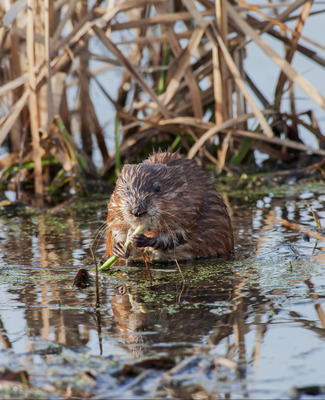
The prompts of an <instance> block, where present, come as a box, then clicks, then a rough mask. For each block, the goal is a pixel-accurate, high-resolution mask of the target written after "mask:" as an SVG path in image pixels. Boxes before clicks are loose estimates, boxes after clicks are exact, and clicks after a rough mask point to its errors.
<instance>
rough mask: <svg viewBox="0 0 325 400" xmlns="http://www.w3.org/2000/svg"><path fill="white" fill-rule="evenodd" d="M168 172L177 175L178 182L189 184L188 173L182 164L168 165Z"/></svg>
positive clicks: (173, 175)
mask: <svg viewBox="0 0 325 400" xmlns="http://www.w3.org/2000/svg"><path fill="white" fill-rule="evenodd" d="M167 173H168V175H170V176H172V177H177V184H178V185H179V184H181V185H182V186H184V185H186V184H187V180H186V174H185V173H184V168H183V167H182V166H180V165H176V166H173V167H171V166H168V165H167Z"/></svg>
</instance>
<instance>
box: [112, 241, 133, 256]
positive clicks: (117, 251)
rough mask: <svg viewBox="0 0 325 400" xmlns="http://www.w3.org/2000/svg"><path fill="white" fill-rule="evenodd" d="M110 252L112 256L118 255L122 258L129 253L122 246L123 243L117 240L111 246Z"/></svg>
mask: <svg viewBox="0 0 325 400" xmlns="http://www.w3.org/2000/svg"><path fill="white" fill-rule="evenodd" d="M112 254H113V255H114V256H119V257H122V258H128V257H129V255H130V251H129V249H125V248H124V244H123V243H122V242H117V243H115V244H114V246H113V248H112Z"/></svg>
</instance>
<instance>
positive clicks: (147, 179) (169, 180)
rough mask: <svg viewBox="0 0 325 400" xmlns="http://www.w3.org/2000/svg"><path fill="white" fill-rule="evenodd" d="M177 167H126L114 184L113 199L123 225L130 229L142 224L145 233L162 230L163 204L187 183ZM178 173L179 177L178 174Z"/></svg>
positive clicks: (162, 165) (155, 165)
mask: <svg viewBox="0 0 325 400" xmlns="http://www.w3.org/2000/svg"><path fill="white" fill-rule="evenodd" d="M178 169H179V167H177V166H167V165H166V164H145V163H142V164H136V165H125V166H124V167H123V169H122V172H121V175H120V177H119V179H118V181H117V183H116V195H117V197H118V203H119V205H120V210H121V212H122V215H123V219H124V221H125V222H126V223H127V224H129V225H130V226H131V227H134V228H136V226H137V225H139V224H140V223H141V224H145V225H146V227H147V229H148V230H153V229H156V228H159V226H161V217H162V214H163V210H162V208H163V207H164V203H165V202H168V201H169V200H171V199H172V198H174V197H175V194H176V193H178V192H180V191H181V190H182V189H183V188H184V185H185V184H186V182H185V181H184V180H183V179H177V178H178V177H179V172H180V171H178ZM177 172H178V173H177Z"/></svg>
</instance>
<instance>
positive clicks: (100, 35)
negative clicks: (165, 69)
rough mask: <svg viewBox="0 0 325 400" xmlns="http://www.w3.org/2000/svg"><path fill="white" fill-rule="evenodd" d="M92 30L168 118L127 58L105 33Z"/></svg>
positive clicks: (160, 104)
mask: <svg viewBox="0 0 325 400" xmlns="http://www.w3.org/2000/svg"><path fill="white" fill-rule="evenodd" d="M93 30H94V32H95V33H96V35H97V36H98V38H99V39H100V41H101V42H102V43H103V45H104V46H105V47H107V49H108V50H110V51H111V52H112V53H113V54H115V56H116V57H117V58H118V59H119V60H120V61H121V63H122V64H123V65H124V67H125V68H126V69H127V70H128V71H129V72H130V74H131V75H132V76H133V78H134V79H135V80H136V81H137V82H138V84H139V85H140V86H141V87H142V88H143V89H144V90H145V91H146V92H147V93H148V94H149V95H150V97H151V98H152V100H154V101H155V103H156V104H157V106H158V108H159V109H160V111H161V112H162V114H163V115H164V117H165V118H168V117H169V111H168V110H167V108H166V107H165V106H164V104H163V103H162V102H161V101H160V100H159V98H158V96H157V95H156V93H155V92H154V91H153V90H152V89H151V88H150V86H149V85H148V84H147V82H146V81H145V80H144V79H143V78H142V77H141V75H140V74H139V73H138V72H137V71H136V70H135V69H134V68H133V67H132V65H131V64H130V63H129V61H128V60H127V58H126V57H125V56H124V55H123V53H122V52H121V51H120V50H119V49H118V48H117V47H116V46H115V44H114V43H113V42H111V41H110V40H109V39H108V37H107V36H106V35H105V33H104V32H103V31H102V30H101V29H100V28H98V26H97V25H94V26H93Z"/></svg>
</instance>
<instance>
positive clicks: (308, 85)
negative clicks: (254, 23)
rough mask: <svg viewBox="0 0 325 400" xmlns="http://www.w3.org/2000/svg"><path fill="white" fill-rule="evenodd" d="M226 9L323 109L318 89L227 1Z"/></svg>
mask: <svg viewBox="0 0 325 400" xmlns="http://www.w3.org/2000/svg"><path fill="white" fill-rule="evenodd" d="M227 9H228V12H229V14H230V15H231V17H232V18H233V19H234V21H235V22H236V23H237V25H238V27H239V28H240V29H241V30H242V32H244V33H245V34H247V35H248V36H250V37H251V39H253V41H254V42H255V43H256V44H257V45H258V46H259V47H260V48H261V50H263V52H264V53H265V54H266V55H267V56H268V57H270V59H271V60H272V61H273V62H274V63H275V64H277V65H278V66H279V67H280V68H281V70H282V71H283V72H284V73H285V74H286V76H287V77H288V79H289V80H292V81H293V82H295V83H296V84H297V85H298V86H299V87H300V88H301V89H302V90H303V91H304V92H305V93H306V94H307V96H309V97H310V98H311V99H312V100H313V101H314V102H315V103H316V104H317V105H319V106H320V107H321V108H323V109H324V110H325V98H324V97H323V96H322V95H321V94H320V93H319V91H318V90H317V89H316V88H315V87H314V86H313V85H312V84H311V83H310V82H309V81H307V79H305V78H304V77H303V76H302V75H301V74H299V73H298V72H297V71H296V70H295V69H294V68H292V66H291V65H290V64H289V63H288V62H287V61H286V60H285V59H284V58H283V57H281V56H279V54H278V53H277V52H276V51H275V50H273V49H272V47H271V46H270V45H269V44H268V43H266V42H265V40H263V39H262V38H261V37H260V36H259V35H258V34H257V33H256V32H255V31H254V29H253V28H251V27H250V26H249V25H248V23H247V22H245V21H244V20H243V19H242V18H241V17H240V15H239V14H238V13H237V12H236V11H235V9H234V8H233V7H232V6H231V5H230V4H229V3H227Z"/></svg>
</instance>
